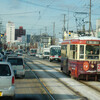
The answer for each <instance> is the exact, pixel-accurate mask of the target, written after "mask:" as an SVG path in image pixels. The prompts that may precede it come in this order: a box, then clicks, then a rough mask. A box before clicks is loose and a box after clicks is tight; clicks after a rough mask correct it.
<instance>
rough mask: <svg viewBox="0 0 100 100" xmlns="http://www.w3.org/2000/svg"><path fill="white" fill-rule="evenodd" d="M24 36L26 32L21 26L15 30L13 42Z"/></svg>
mask: <svg viewBox="0 0 100 100" xmlns="http://www.w3.org/2000/svg"><path fill="white" fill-rule="evenodd" d="M25 35H26V30H25V29H23V27H22V26H20V27H19V29H15V40H17V39H18V38H19V37H20V38H21V37H22V36H25Z"/></svg>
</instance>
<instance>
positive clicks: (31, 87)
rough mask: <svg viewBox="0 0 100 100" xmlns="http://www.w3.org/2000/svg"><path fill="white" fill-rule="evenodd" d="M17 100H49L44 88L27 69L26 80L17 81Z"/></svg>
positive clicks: (19, 79)
mask: <svg viewBox="0 0 100 100" xmlns="http://www.w3.org/2000/svg"><path fill="white" fill-rule="evenodd" d="M15 84H16V90H15V93H16V94H15V100H49V97H48V95H47V93H46V92H45V90H44V88H43V87H42V86H41V84H40V83H39V82H38V80H37V79H36V78H35V76H34V75H33V74H32V73H31V71H30V70H29V69H28V67H26V73H25V78H24V79H21V78H17V79H16V80H15Z"/></svg>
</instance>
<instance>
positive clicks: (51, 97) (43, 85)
mask: <svg viewBox="0 0 100 100" xmlns="http://www.w3.org/2000/svg"><path fill="white" fill-rule="evenodd" d="M24 61H25V62H24V63H25V65H27V67H28V68H29V69H30V71H31V73H32V74H33V75H34V76H35V78H36V79H37V80H38V81H39V83H40V84H41V85H42V87H43V88H44V90H45V91H46V93H47V94H48V96H49V98H50V99H49V100H56V99H55V98H54V97H53V96H52V95H51V93H50V92H49V90H48V89H47V88H46V86H45V84H44V83H43V82H41V81H40V79H39V77H38V75H37V74H36V73H35V72H33V71H32V70H33V69H32V68H31V67H30V66H29V65H28V64H27V63H26V60H25V59H24Z"/></svg>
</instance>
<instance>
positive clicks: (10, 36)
mask: <svg viewBox="0 0 100 100" xmlns="http://www.w3.org/2000/svg"><path fill="white" fill-rule="evenodd" d="M14 41H15V24H14V23H13V22H10V21H9V22H8V23H7V24H6V42H7V43H9V44H11V43H13V42H14Z"/></svg>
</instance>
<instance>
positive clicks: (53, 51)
mask: <svg viewBox="0 0 100 100" xmlns="http://www.w3.org/2000/svg"><path fill="white" fill-rule="evenodd" d="M50 54H51V55H52V56H55V55H58V56H61V48H60V47H53V48H51V50H50Z"/></svg>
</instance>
